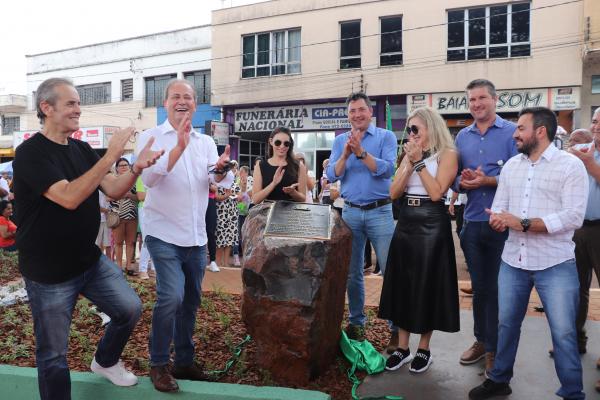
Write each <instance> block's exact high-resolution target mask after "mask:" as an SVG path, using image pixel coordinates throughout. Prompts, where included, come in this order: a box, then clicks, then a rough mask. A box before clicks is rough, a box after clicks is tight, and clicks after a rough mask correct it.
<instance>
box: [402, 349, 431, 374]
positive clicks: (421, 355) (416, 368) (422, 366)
mask: <svg viewBox="0 0 600 400" xmlns="http://www.w3.org/2000/svg"><path fill="white" fill-rule="evenodd" d="M432 362H433V358H432V357H431V352H430V351H429V350H423V349H418V350H417V352H416V353H415V358H414V359H413V361H412V362H411V363H410V368H409V369H408V370H409V371H410V372H415V373H417V374H418V373H420V372H425V371H427V368H429V366H430V365H431V363H432Z"/></svg>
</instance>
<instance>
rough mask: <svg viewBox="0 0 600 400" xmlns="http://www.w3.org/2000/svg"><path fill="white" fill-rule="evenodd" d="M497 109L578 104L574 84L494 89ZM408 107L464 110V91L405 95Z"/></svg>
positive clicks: (466, 109)
mask: <svg viewBox="0 0 600 400" xmlns="http://www.w3.org/2000/svg"><path fill="white" fill-rule="evenodd" d="M497 94H498V102H497V103H496V110H497V111H498V112H519V111H520V110H522V109H523V108H526V107H538V106H540V107H549V108H550V109H552V110H555V111H558V110H574V109H577V108H579V107H580V105H579V99H580V90H579V88H578V87H568V88H541V89H518V90H498V91H497ZM407 101H408V109H409V112H412V111H413V110H414V109H416V108H418V107H422V106H425V105H431V107H433V108H435V109H436V110H437V111H439V113H440V114H468V113H469V104H468V101H467V96H466V94H465V93H464V92H454V93H432V94H419V95H409V96H407Z"/></svg>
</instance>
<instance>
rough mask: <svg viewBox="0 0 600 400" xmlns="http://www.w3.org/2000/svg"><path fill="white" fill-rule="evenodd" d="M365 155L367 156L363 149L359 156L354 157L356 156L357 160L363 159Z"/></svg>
mask: <svg viewBox="0 0 600 400" xmlns="http://www.w3.org/2000/svg"><path fill="white" fill-rule="evenodd" d="M366 156H367V151H366V150H363V152H362V153H360V155H359V156H356V158H358V159H359V160H363V159H364V158H365V157H366Z"/></svg>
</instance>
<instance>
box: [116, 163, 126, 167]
mask: <svg viewBox="0 0 600 400" xmlns="http://www.w3.org/2000/svg"><path fill="white" fill-rule="evenodd" d="M117 167H129V164H119V165H117Z"/></svg>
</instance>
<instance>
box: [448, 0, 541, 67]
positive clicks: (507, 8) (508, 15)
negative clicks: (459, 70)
mask: <svg viewBox="0 0 600 400" xmlns="http://www.w3.org/2000/svg"><path fill="white" fill-rule="evenodd" d="M529 25H530V3H529V2H527V3H517V4H505V5H499V6H489V7H477V8H468V9H464V10H452V11H448V53H447V60H448V61H465V60H482V59H490V58H509V57H524V56H529V55H531V42H530V34H529Z"/></svg>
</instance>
